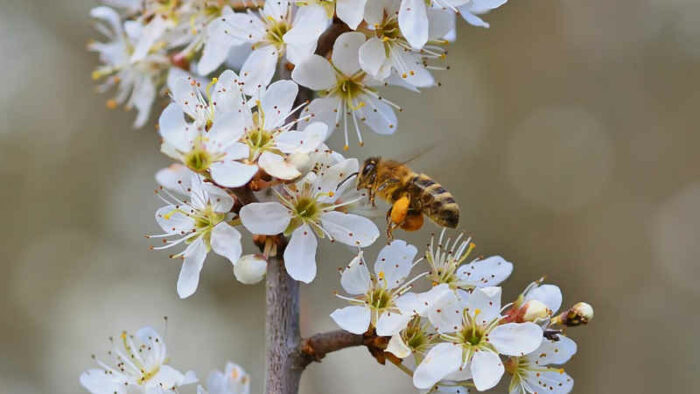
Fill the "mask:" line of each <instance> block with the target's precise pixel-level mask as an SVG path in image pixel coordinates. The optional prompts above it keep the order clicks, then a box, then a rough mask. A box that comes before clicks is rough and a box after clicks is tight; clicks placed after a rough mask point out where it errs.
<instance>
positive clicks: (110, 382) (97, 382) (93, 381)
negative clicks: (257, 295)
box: [80, 7, 126, 394]
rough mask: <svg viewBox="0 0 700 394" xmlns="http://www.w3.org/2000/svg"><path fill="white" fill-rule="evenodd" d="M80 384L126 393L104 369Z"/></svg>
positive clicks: (87, 373)
mask: <svg viewBox="0 0 700 394" xmlns="http://www.w3.org/2000/svg"><path fill="white" fill-rule="evenodd" d="M101 8H102V7H101ZM80 384H81V385H82V386H83V387H84V388H85V389H86V390H87V391H89V392H91V393H118V394H123V393H126V390H125V389H124V383H123V382H121V381H120V380H118V379H116V378H115V377H114V376H113V375H112V374H107V373H105V371H104V370H103V369H94V368H93V369H88V370H87V371H85V372H83V373H82V374H80Z"/></svg>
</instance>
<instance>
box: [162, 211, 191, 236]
mask: <svg viewBox="0 0 700 394" xmlns="http://www.w3.org/2000/svg"><path fill="white" fill-rule="evenodd" d="M156 222H157V223H158V225H159V226H160V228H162V229H163V231H165V232H166V233H168V234H185V233H190V232H191V231H192V230H193V229H194V219H192V218H191V217H189V216H187V215H185V214H184V213H182V212H180V210H179V209H177V208H176V207H175V206H174V205H166V206H164V207H161V208H159V209H158V210H157V211H156Z"/></svg>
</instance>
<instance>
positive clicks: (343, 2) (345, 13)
mask: <svg viewBox="0 0 700 394" xmlns="http://www.w3.org/2000/svg"><path fill="white" fill-rule="evenodd" d="M372 1H373V0H372ZM366 3H367V0H336V2H335V12H336V14H338V18H340V20H341V21H343V22H345V23H346V24H347V25H348V26H349V27H350V28H351V29H352V30H355V29H357V26H358V25H359V24H360V22H362V18H363V16H364V13H365V4H366Z"/></svg>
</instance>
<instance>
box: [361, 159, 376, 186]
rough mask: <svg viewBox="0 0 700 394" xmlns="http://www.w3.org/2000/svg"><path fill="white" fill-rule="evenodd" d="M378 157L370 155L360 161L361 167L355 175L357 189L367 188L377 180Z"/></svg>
mask: <svg viewBox="0 0 700 394" xmlns="http://www.w3.org/2000/svg"><path fill="white" fill-rule="evenodd" d="M379 160H381V159H380V158H379V157H370V158H368V159H367V160H365V162H364V163H362V168H360V172H359V173H358V175H357V190H360V189H368V188H370V187H371V186H372V185H373V184H374V182H375V181H376V180H377V165H378V164H379Z"/></svg>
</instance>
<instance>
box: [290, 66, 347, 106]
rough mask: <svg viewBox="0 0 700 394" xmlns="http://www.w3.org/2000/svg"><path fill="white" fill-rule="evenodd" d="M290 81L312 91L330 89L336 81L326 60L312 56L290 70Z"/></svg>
mask: <svg viewBox="0 0 700 394" xmlns="http://www.w3.org/2000/svg"><path fill="white" fill-rule="evenodd" d="M292 79H293V80H294V81H295V82H296V83H298V84H299V85H302V86H306V87H307V88H309V89H313V90H325V89H330V88H331V87H333V85H335V81H336V79H335V71H333V68H332V67H331V65H330V63H328V60H326V59H325V58H323V57H321V56H318V55H312V56H310V57H309V58H308V59H306V60H304V61H303V62H301V63H299V64H297V65H296V67H294V70H292ZM314 101H315V100H314Z"/></svg>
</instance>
